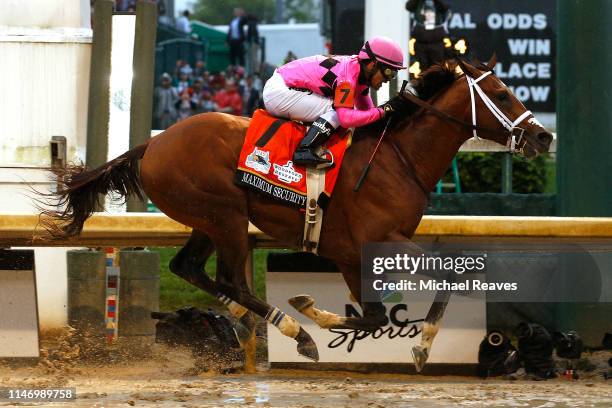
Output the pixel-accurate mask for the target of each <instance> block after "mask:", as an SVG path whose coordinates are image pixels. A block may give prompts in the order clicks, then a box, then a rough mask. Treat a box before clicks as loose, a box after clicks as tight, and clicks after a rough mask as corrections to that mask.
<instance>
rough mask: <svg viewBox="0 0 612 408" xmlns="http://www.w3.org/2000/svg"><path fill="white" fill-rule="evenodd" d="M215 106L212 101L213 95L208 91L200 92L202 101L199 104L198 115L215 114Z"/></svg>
mask: <svg viewBox="0 0 612 408" xmlns="http://www.w3.org/2000/svg"><path fill="white" fill-rule="evenodd" d="M216 111H217V105H216V104H215V101H213V95H212V93H210V92H209V91H203V92H202V101H201V102H200V113H206V112H216Z"/></svg>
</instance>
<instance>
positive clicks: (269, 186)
mask: <svg viewBox="0 0 612 408" xmlns="http://www.w3.org/2000/svg"><path fill="white" fill-rule="evenodd" d="M306 130H307V127H306V125H304V124H303V123H301V122H296V121H292V120H288V119H282V118H277V117H274V116H272V115H271V114H269V113H268V112H266V111H265V110H263V109H258V110H256V111H255V113H254V114H253V118H252V119H251V123H250V125H249V129H248V130H247V134H246V137H245V140H244V144H243V146H242V150H241V152H240V157H239V159H238V165H237V169H236V179H235V181H236V183H237V184H238V185H240V186H244V187H246V188H249V189H251V190H254V191H257V192H258V193H260V194H263V195H265V196H268V197H271V198H273V199H275V200H278V201H281V202H283V203H284V204H287V205H289V206H294V207H298V208H300V209H301V210H303V211H305V224H304V239H303V242H302V249H303V250H304V251H307V252H313V253H315V254H316V253H317V247H318V242H319V236H320V232H321V225H322V220H323V212H324V210H325V209H326V208H327V204H328V203H329V199H330V197H331V194H332V192H333V189H334V186H335V184H336V181H337V179H338V173H339V171H340V168H341V164H342V159H343V158H344V153H345V151H346V149H347V147H348V146H349V145H350V140H351V132H350V131H347V130H341V131H340V132H336V134H334V135H332V137H331V138H330V139H329V140H328V141H327V142H326V143H324V144H323V146H322V149H324V150H326V151H327V152H328V153H329V154H330V155H331V156H332V157H333V162H334V165H333V166H331V167H329V168H326V169H313V168H306V167H304V166H298V165H294V164H293V161H292V157H293V152H294V151H295V149H296V148H297V146H298V144H299V143H300V140H302V138H303V137H304V135H305V133H306Z"/></svg>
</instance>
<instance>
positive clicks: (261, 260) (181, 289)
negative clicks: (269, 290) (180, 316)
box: [151, 247, 271, 312]
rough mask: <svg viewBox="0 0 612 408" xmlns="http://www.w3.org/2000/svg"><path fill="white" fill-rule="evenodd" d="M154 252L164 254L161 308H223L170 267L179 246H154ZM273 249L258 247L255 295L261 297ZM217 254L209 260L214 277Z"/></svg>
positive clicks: (209, 266)
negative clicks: (267, 261) (267, 265)
mask: <svg viewBox="0 0 612 408" xmlns="http://www.w3.org/2000/svg"><path fill="white" fill-rule="evenodd" d="M151 250H152V251H157V252H159V256H160V268H161V271H160V293H159V310H160V311H164V312H170V311H175V310H177V309H180V308H183V307H187V306H195V307H197V308H199V309H204V310H205V309H207V308H209V307H210V308H220V307H221V304H220V303H219V302H218V301H217V299H216V298H214V297H213V296H211V295H209V294H208V293H206V292H204V291H202V290H200V289H198V288H196V287H195V286H193V285H191V284H190V283H187V282H185V281H184V280H183V279H181V278H179V277H178V276H176V275H175V274H173V273H172V272H170V270H169V269H168V264H169V263H170V260H171V259H172V258H173V257H174V255H175V254H176V253H177V252H178V250H179V248H176V247H171V248H168V247H165V248H151ZM270 252H271V251H270V250H268V249H256V250H255V251H254V254H253V263H254V269H255V276H254V286H255V294H256V295H257V297H259V298H260V299H265V296H266V280H265V276H266V275H265V272H266V258H267V256H268V253H270ZM216 263H217V257H216V256H215V255H214V254H213V256H211V257H210V259H209V260H208V262H207V263H206V273H207V274H208V276H210V277H212V278H213V279H214V277H215V268H216Z"/></svg>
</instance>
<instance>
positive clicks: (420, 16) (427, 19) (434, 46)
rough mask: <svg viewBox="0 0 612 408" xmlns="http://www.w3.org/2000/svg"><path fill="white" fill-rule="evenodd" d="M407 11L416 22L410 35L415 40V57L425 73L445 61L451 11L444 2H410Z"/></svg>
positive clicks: (422, 0) (407, 3)
mask: <svg viewBox="0 0 612 408" xmlns="http://www.w3.org/2000/svg"><path fill="white" fill-rule="evenodd" d="M406 9H407V10H408V11H409V12H411V13H412V15H413V20H414V22H415V24H414V25H413V27H412V30H411V34H410V35H411V37H412V38H414V39H415V42H414V54H415V55H414V56H415V59H416V60H417V61H418V62H419V68H420V69H421V71H424V70H426V69H427V68H429V67H430V66H432V65H433V64H435V63H438V62H441V61H443V60H444V38H445V37H446V36H447V35H448V32H447V31H446V26H445V23H446V21H448V19H449V18H450V9H449V8H448V6H447V5H446V4H445V3H444V2H443V1H442V0H409V1H408V2H406Z"/></svg>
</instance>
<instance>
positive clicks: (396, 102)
mask: <svg viewBox="0 0 612 408" xmlns="http://www.w3.org/2000/svg"><path fill="white" fill-rule="evenodd" d="M379 107H380V108H383V110H384V111H385V113H386V114H389V113H394V112H401V111H403V110H404V109H405V106H404V103H403V102H402V101H401V100H400V99H399V98H397V97H395V98H391V99H390V100H389V101H387V102H385V103H383V104H382V105H380V106H379Z"/></svg>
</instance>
